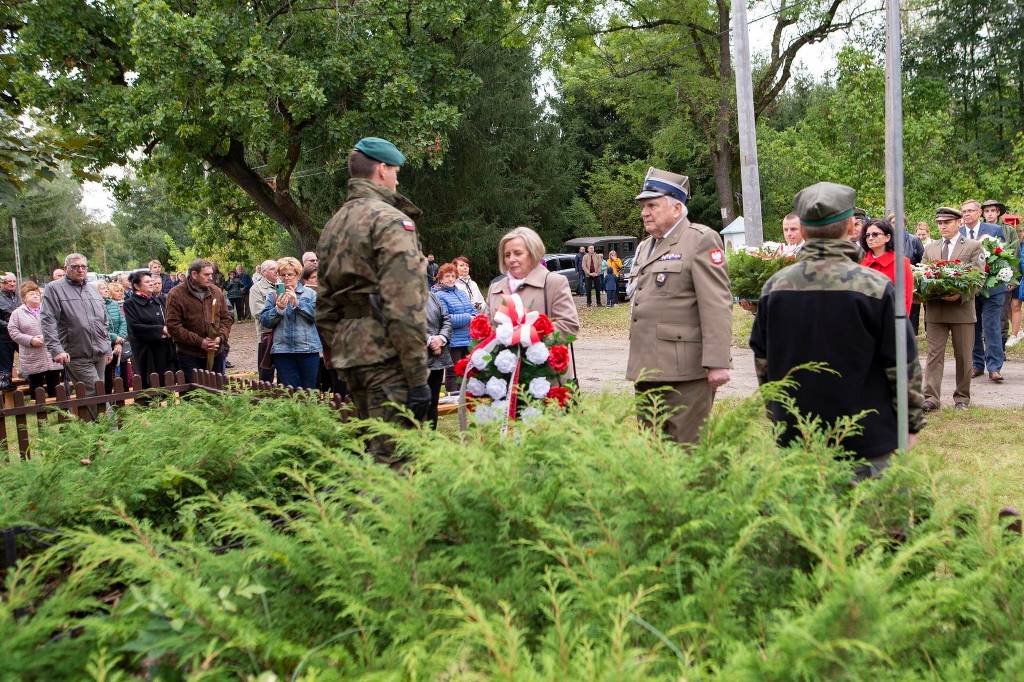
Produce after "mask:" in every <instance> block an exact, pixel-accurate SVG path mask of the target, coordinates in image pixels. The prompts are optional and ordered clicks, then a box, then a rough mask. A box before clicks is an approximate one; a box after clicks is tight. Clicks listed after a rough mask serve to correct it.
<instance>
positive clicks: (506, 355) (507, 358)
mask: <svg viewBox="0 0 1024 682" xmlns="http://www.w3.org/2000/svg"><path fill="white" fill-rule="evenodd" d="M518 364H519V356H518V355H516V354H515V353H513V352H512V351H510V350H508V349H507V348H506V349H505V350H503V351H501V352H500V353H498V357H496V358H494V366H495V367H497V368H498V371H499V372H501V373H502V374H511V373H512V370H514V369H515V368H516V365H518Z"/></svg>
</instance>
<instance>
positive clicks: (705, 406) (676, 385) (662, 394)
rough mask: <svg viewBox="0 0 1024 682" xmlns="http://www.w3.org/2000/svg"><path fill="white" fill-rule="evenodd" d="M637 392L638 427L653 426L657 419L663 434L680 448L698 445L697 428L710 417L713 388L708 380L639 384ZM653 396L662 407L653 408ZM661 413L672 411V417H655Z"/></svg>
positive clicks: (713, 396)
mask: <svg viewBox="0 0 1024 682" xmlns="http://www.w3.org/2000/svg"><path fill="white" fill-rule="evenodd" d="M652 389H659V390H652ZM636 392H637V393H638V394H641V398H640V404H639V405H638V406H637V419H638V420H639V421H640V424H641V425H643V426H647V427H653V426H654V425H653V424H652V419H655V420H657V421H658V422H660V423H661V427H662V430H663V431H664V432H665V435H667V436H668V437H669V438H671V439H672V440H674V441H675V442H677V443H679V444H681V445H685V444H688V443H696V442H697V438H698V436H699V435H700V427H701V425H702V424H703V423H704V420H705V419H707V418H708V415H709V414H711V406H712V405H714V402H715V389H714V388H712V387H711V384H709V383H708V381H707V379H697V380H694V381H674V382H659V381H638V382H637V383H636ZM655 396H657V400H660V401H661V403H662V405H661V407H658V408H655V406H654V405H655V403H654V400H655ZM662 410H666V411H669V412H671V415H669V416H665V415H664V414H657V413H658V412H661V411H662Z"/></svg>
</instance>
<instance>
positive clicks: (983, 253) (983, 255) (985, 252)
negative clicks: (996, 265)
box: [981, 248, 992, 262]
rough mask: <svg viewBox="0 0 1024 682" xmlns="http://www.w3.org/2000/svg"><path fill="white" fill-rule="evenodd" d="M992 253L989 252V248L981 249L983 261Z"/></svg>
mask: <svg viewBox="0 0 1024 682" xmlns="http://www.w3.org/2000/svg"><path fill="white" fill-rule="evenodd" d="M991 255H992V254H991V253H989V252H988V249H985V248H983V249H982V250H981V260H982V262H984V261H987V260H988V257H989V256H991Z"/></svg>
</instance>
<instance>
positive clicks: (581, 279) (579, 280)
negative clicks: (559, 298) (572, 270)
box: [576, 270, 587, 296]
mask: <svg viewBox="0 0 1024 682" xmlns="http://www.w3.org/2000/svg"><path fill="white" fill-rule="evenodd" d="M586 286H587V276H586V275H584V274H583V271H582V270H577V271H576V295H577V296H582V295H583V292H584V290H585V289H586Z"/></svg>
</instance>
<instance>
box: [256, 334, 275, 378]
mask: <svg viewBox="0 0 1024 682" xmlns="http://www.w3.org/2000/svg"><path fill="white" fill-rule="evenodd" d="M273 347H274V331H273V330H271V331H269V332H263V334H262V335H261V336H260V346H259V353H260V357H261V358H262V360H260V367H259V368H260V369H274V359H273V358H272V357H270V350H271V348H273Z"/></svg>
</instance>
